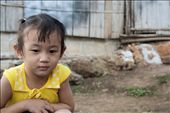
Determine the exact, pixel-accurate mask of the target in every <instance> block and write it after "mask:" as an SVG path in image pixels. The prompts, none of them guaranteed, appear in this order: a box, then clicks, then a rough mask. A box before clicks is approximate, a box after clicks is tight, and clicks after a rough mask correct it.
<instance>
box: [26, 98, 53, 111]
mask: <svg viewBox="0 0 170 113" xmlns="http://www.w3.org/2000/svg"><path fill="white" fill-rule="evenodd" d="M23 102H24V103H23V104H24V107H25V108H26V111H28V112H31V113H49V112H54V108H53V106H52V105H50V103H49V102H47V101H46V100H41V99H29V100H24V101H23Z"/></svg>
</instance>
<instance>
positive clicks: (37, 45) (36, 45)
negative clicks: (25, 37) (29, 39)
mask: <svg viewBox="0 0 170 113" xmlns="http://www.w3.org/2000/svg"><path fill="white" fill-rule="evenodd" d="M32 46H35V47H40V45H39V44H32Z"/></svg>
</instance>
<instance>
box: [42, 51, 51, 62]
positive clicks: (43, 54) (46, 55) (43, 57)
mask: <svg viewBox="0 0 170 113" xmlns="http://www.w3.org/2000/svg"><path fill="white" fill-rule="evenodd" d="M40 62H42V63H48V62H49V56H48V54H46V53H42V54H41V56H40Z"/></svg>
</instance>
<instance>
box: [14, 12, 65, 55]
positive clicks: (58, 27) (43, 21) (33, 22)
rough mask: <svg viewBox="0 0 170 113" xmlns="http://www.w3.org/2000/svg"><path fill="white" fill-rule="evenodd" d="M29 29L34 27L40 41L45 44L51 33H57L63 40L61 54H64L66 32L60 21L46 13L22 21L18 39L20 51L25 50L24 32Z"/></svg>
mask: <svg viewBox="0 0 170 113" xmlns="http://www.w3.org/2000/svg"><path fill="white" fill-rule="evenodd" d="M27 27H31V28H32V27H33V28H36V29H37V31H38V41H40V42H45V41H46V40H47V39H49V36H50V34H51V33H53V32H57V35H58V36H59V37H60V38H61V53H63V52H64V48H65V43H64V39H65V34H66V31H65V27H64V25H63V24H62V23H61V22H60V21H59V20H57V19H56V18H53V17H52V16H49V15H48V14H44V13H41V14H37V15H33V16H30V17H28V18H26V19H21V20H20V24H19V30H18V39H17V48H18V49H20V50H23V45H24V43H23V37H24V35H25V34H24V30H25V29H26V28H27Z"/></svg>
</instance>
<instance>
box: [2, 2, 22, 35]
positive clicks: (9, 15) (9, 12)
mask: <svg viewBox="0 0 170 113" xmlns="http://www.w3.org/2000/svg"><path fill="white" fill-rule="evenodd" d="M1 3H2V4H5V3H6V4H13V5H16V6H8V5H7V6H5V5H1V9H2V10H1V14H2V15H1V23H2V24H1V31H4V32H16V31H17V29H18V20H19V19H21V18H22V17H23V8H22V7H17V5H22V4H23V2H22V1H12V0H11V1H1Z"/></svg>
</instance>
